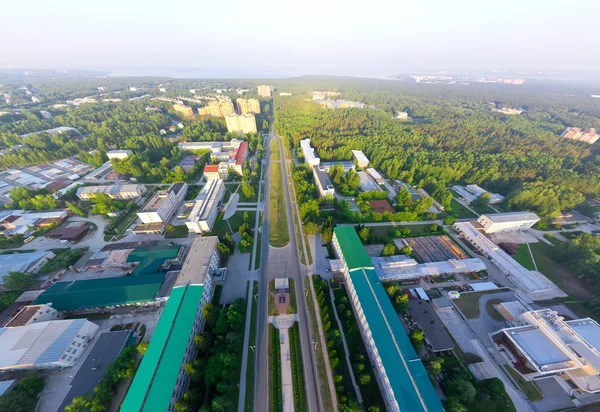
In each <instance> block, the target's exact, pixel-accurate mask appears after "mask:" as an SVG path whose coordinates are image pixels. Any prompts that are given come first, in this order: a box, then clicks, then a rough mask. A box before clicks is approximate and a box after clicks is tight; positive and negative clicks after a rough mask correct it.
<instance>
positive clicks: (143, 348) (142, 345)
mask: <svg viewBox="0 0 600 412" xmlns="http://www.w3.org/2000/svg"><path fill="white" fill-rule="evenodd" d="M147 350H148V342H146V341H142V342H140V343H139V344H138V345H137V351H138V352H139V353H140V355H142V356H144V355H145V354H146V351H147Z"/></svg>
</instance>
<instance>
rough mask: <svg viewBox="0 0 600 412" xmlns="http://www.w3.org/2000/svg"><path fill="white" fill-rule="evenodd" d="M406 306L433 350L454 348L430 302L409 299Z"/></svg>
mask: <svg viewBox="0 0 600 412" xmlns="http://www.w3.org/2000/svg"><path fill="white" fill-rule="evenodd" d="M408 307H409V308H410V314H411V316H412V318H413V321H414V322H417V323H418V324H419V326H420V327H421V329H422V330H423V332H425V336H427V340H428V341H429V343H430V344H431V346H432V347H433V349H434V350H435V351H438V352H439V351H444V350H451V349H454V342H453V341H452V338H451V337H450V335H449V334H448V332H447V331H446V329H445V328H444V324H443V323H442V321H441V319H440V317H439V316H438V315H437V313H436V312H435V309H434V308H433V306H431V304H430V303H429V302H427V301H425V300H423V299H418V300H409V301H408Z"/></svg>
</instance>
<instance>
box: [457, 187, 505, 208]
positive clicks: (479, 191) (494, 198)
mask: <svg viewBox="0 0 600 412" xmlns="http://www.w3.org/2000/svg"><path fill="white" fill-rule="evenodd" d="M465 189H466V190H467V192H469V193H471V194H472V195H473V196H475V198H478V197H479V196H481V195H483V194H484V193H489V192H488V191H487V190H485V189H483V188H482V187H480V186H479V185H467V186H465ZM503 201H504V196H502V195H501V194H500V193H490V201H489V203H490V204H495V203H502V202H503Z"/></svg>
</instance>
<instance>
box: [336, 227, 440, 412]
mask: <svg viewBox="0 0 600 412" xmlns="http://www.w3.org/2000/svg"><path fill="white" fill-rule="evenodd" d="M333 247H334V250H335V252H336V255H337V256H338V258H339V259H340V262H341V266H342V268H343V273H344V279H345V285H346V289H347V291H348V295H349V298H350V302H351V303H352V309H353V311H354V313H355V315H356V319H357V321H358V325H359V329H360V332H361V335H362V338H363V341H364V343H365V347H366V349H367V353H368V355H369V358H370V360H371V364H372V365H373V372H374V373H375V378H376V379H377V383H378V385H379V390H380V391H381V394H382V397H383V400H384V402H385V404H386V408H387V410H388V411H391V412H400V411H428V412H434V411H439V412H441V411H443V410H444V408H443V407H442V403H441V401H440V399H439V398H438V396H437V393H436V391H435V388H434V387H433V385H432V384H431V381H430V380H429V378H428V376H427V371H426V370H425V367H424V366H423V363H422V362H421V360H420V359H419V357H418V355H417V353H416V352H415V350H414V348H413V346H412V344H411V343H410V339H409V337H408V335H407V333H406V332H405V330H404V327H403V326H402V324H401V323H400V320H399V319H398V315H397V314H396V311H395V310H394V307H393V306H392V303H391V302H390V299H389V298H388V296H387V294H386V292H385V290H384V288H383V286H382V285H381V282H380V280H379V278H378V276H377V274H376V272H375V267H374V265H373V262H372V261H371V258H370V257H369V255H368V254H367V252H366V251H365V248H364V247H363V245H362V243H361V242H360V239H359V238H358V235H357V234H356V231H355V229H354V228H353V227H352V226H338V227H336V228H335V229H334V234H333Z"/></svg>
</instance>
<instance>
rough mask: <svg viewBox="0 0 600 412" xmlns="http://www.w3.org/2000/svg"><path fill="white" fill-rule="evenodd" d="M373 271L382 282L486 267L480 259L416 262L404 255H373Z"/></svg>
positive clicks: (463, 271)
mask: <svg viewBox="0 0 600 412" xmlns="http://www.w3.org/2000/svg"><path fill="white" fill-rule="evenodd" d="M371 260H372V261H373V264H374V265H375V272H376V273H377V276H378V277H379V279H380V280H381V281H382V282H398V281H400V282H402V281H408V280H414V279H420V278H422V277H426V276H432V277H436V276H441V275H456V274H461V273H475V272H482V271H484V270H486V269H487V267H486V266H485V264H484V263H483V262H482V261H481V259H477V258H473V259H450V260H445V261H442V262H429V263H417V261H416V260H414V259H411V258H409V257H408V256H405V255H395V256H385V257H374V258H372V259H371Z"/></svg>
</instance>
